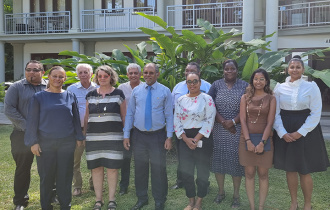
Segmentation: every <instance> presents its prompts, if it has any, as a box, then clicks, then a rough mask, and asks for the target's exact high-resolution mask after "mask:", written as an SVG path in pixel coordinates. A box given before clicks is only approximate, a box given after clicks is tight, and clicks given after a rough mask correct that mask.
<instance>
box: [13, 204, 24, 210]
mask: <svg viewBox="0 0 330 210" xmlns="http://www.w3.org/2000/svg"><path fill="white" fill-rule="evenodd" d="M14 210H24V206H22V205H16V206H15V208H14Z"/></svg>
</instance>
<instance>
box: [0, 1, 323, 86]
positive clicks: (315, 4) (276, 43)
mask: <svg viewBox="0 0 330 210" xmlns="http://www.w3.org/2000/svg"><path fill="white" fill-rule="evenodd" d="M0 2H1V3H2V4H3V0H0ZM13 5H14V6H13V14H10V15H1V16H0V82H3V81H4V80H5V76H4V75H5V73H4V69H5V64H4V63H5V62H4V57H5V50H4V44H5V43H10V44H11V45H12V46H13V48H14V78H15V79H20V78H22V77H23V76H24V65H25V63H26V62H28V61H29V60H30V59H37V60H40V59H45V58H57V57H58V53H59V52H61V51H64V50H72V51H77V52H79V53H83V54H86V55H90V56H94V52H99V53H109V52H111V51H112V50H113V49H120V50H121V51H122V52H127V51H128V50H127V49H126V47H124V45H123V44H126V45H128V46H130V47H133V48H135V44H137V43H139V42H141V41H143V40H148V36H147V35H145V34H144V33H142V32H141V31H140V30H139V29H138V27H141V26H143V27H148V28H153V29H156V30H160V31H161V28H159V27H157V26H156V25H154V24H153V23H152V22H151V21H149V20H147V19H146V18H143V17H142V16H139V15H137V14H136V13H135V12H145V13H147V14H152V15H157V16H159V17H161V18H162V19H163V20H165V21H167V23H168V25H169V26H173V27H174V28H175V29H176V30H178V31H180V30H182V29H189V30H193V31H195V32H196V33H201V32H200V29H199V28H198V26H197V24H196V21H197V19H199V18H203V19H206V20H208V21H210V22H211V23H212V24H213V25H214V26H216V27H218V28H222V29H223V30H224V31H226V30H227V31H229V30H230V29H232V28H236V29H238V30H241V31H242V32H243V36H242V40H243V41H249V40H251V39H254V38H260V37H262V36H265V35H266V34H271V33H273V32H276V33H275V35H274V36H273V37H271V38H269V39H268V40H269V41H272V42H271V44H270V49H271V50H278V49H285V48H294V50H293V53H294V54H299V53H301V52H305V51H308V50H310V49H315V48H326V47H330V35H329V34H330V27H329V26H330V0H323V1H321V0H320V1H312V0H285V1H284V0H279V1H277V0H243V1H239V0H13ZM0 14H3V7H0ZM309 65H311V66H312V67H313V68H316V69H325V68H329V67H327V66H330V54H327V55H326V59H325V61H318V60H317V59H312V61H311V62H310V63H309Z"/></svg>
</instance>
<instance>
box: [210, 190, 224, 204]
mask: <svg viewBox="0 0 330 210" xmlns="http://www.w3.org/2000/svg"><path fill="white" fill-rule="evenodd" d="M225 197H226V193H225V192H224V193H223V194H218V195H217V197H215V198H214V200H213V202H214V203H217V204H219V203H221V201H223V200H224V199H225Z"/></svg>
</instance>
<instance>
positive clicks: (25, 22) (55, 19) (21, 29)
mask: <svg viewBox="0 0 330 210" xmlns="http://www.w3.org/2000/svg"><path fill="white" fill-rule="evenodd" d="M70 28H71V20H70V12H69V11H61V12H38V13H16V14H6V16H5V33H6V34H36V33H41V34H45V33H66V32H68V31H69V29H70Z"/></svg>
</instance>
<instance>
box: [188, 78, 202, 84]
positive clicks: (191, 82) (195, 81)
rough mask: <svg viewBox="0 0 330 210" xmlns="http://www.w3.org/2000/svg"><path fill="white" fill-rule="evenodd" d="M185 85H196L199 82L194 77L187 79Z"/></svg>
mask: <svg viewBox="0 0 330 210" xmlns="http://www.w3.org/2000/svg"><path fill="white" fill-rule="evenodd" d="M186 83H187V85H197V84H198V83H199V80H197V79H194V80H187V82H186Z"/></svg>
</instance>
